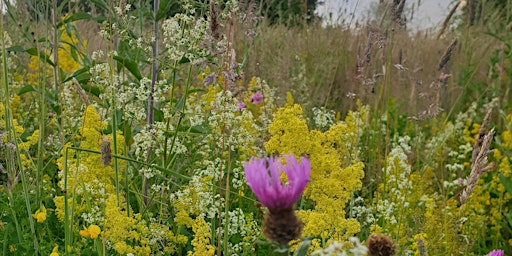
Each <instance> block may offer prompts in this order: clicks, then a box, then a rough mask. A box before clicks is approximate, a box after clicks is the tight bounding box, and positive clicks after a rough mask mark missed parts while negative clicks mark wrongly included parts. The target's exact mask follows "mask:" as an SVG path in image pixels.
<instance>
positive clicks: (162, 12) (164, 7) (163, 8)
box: [156, 0, 176, 20]
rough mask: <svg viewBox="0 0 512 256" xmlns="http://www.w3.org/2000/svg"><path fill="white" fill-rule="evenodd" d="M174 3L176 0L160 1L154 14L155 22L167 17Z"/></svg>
mask: <svg viewBox="0 0 512 256" xmlns="http://www.w3.org/2000/svg"><path fill="white" fill-rule="evenodd" d="M175 3H176V0H161V1H160V4H159V5H158V12H157V13H156V20H161V19H162V18H165V17H166V16H167V13H168V12H169V10H170V9H171V7H172V6H173V5H174V4H175Z"/></svg>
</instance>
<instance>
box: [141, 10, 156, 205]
mask: <svg viewBox="0 0 512 256" xmlns="http://www.w3.org/2000/svg"><path fill="white" fill-rule="evenodd" d="M158 5H159V1H158V0H155V1H154V2H153V17H154V20H153V38H154V40H153V42H152V44H151V88H150V92H149V96H148V110H147V111H148V128H149V130H151V128H152V127H153V122H154V118H155V113H154V110H153V108H154V106H155V100H154V94H155V84H156V79H157V76H158V63H157V61H156V58H157V51H158V20H157V13H158ZM151 151H152V150H151V148H148V150H147V158H146V161H147V162H148V163H149V162H150V161H151V160H150V159H151ZM142 191H143V193H144V197H143V199H144V200H143V202H144V205H145V206H147V204H148V192H149V181H148V180H147V178H146V176H145V175H144V173H143V174H142Z"/></svg>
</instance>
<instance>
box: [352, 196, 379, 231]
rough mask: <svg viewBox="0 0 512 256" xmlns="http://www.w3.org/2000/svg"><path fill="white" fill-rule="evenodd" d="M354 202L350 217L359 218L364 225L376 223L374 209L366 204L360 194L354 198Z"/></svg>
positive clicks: (368, 225)
mask: <svg viewBox="0 0 512 256" xmlns="http://www.w3.org/2000/svg"><path fill="white" fill-rule="evenodd" d="M352 204H353V206H352V207H351V211H350V217H352V218H355V219H357V220H359V221H360V222H361V224H362V225H363V226H364V227H370V226H371V225H373V224H375V222H376V218H375V214H374V209H373V208H371V207H366V206H365V205H364V198H362V197H360V196H359V197H357V198H355V199H354V201H353V202H352Z"/></svg>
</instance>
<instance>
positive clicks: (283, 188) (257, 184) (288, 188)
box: [244, 154, 311, 244]
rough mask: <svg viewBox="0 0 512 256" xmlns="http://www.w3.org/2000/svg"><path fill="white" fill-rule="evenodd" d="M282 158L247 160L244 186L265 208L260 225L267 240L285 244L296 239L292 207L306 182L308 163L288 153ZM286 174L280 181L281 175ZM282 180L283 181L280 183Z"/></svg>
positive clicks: (299, 226) (296, 224) (298, 228)
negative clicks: (245, 184) (261, 224)
mask: <svg viewBox="0 0 512 256" xmlns="http://www.w3.org/2000/svg"><path fill="white" fill-rule="evenodd" d="M284 160H285V161H286V163H285V164H283V159H282V158H280V157H279V158H276V157H269V158H264V159H257V158H254V157H253V158H251V160H250V161H249V162H248V163H246V164H245V166H244V169H245V176H246V178H247V185H249V187H250V188H251V189H252V191H253V192H254V194H255V195H256V197H257V198H258V200H260V202H261V203H262V204H263V205H265V206H266V207H267V208H268V213H267V215H266V216H265V220H264V222H263V233H264V234H265V236H267V238H269V239H270V240H272V241H274V242H277V243H279V244H287V243H288V242H289V241H291V240H293V239H297V238H299V237H300V233H301V230H302V224H301V223H300V222H299V220H298V219H297V217H296V216H295V212H294V210H293V205H294V204H295V202H296V201H297V200H298V199H299V197H300V196H301V194H302V191H304V188H305V187H306V185H307V183H308V182H309V178H310V172H311V164H310V162H309V159H307V158H306V157H301V158H300V163H299V162H298V161H297V159H296V158H295V156H293V155H292V154H290V155H289V156H285V157H284ZM283 173H284V175H286V177H285V178H284V179H283V176H282V174H283ZM283 180H286V182H285V181H283Z"/></svg>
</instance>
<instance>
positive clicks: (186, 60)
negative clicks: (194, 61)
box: [178, 56, 190, 64]
mask: <svg viewBox="0 0 512 256" xmlns="http://www.w3.org/2000/svg"><path fill="white" fill-rule="evenodd" d="M189 62H190V59H189V58H187V57H185V56H183V57H182V58H181V59H180V61H178V63H179V64H185V63H189Z"/></svg>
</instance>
